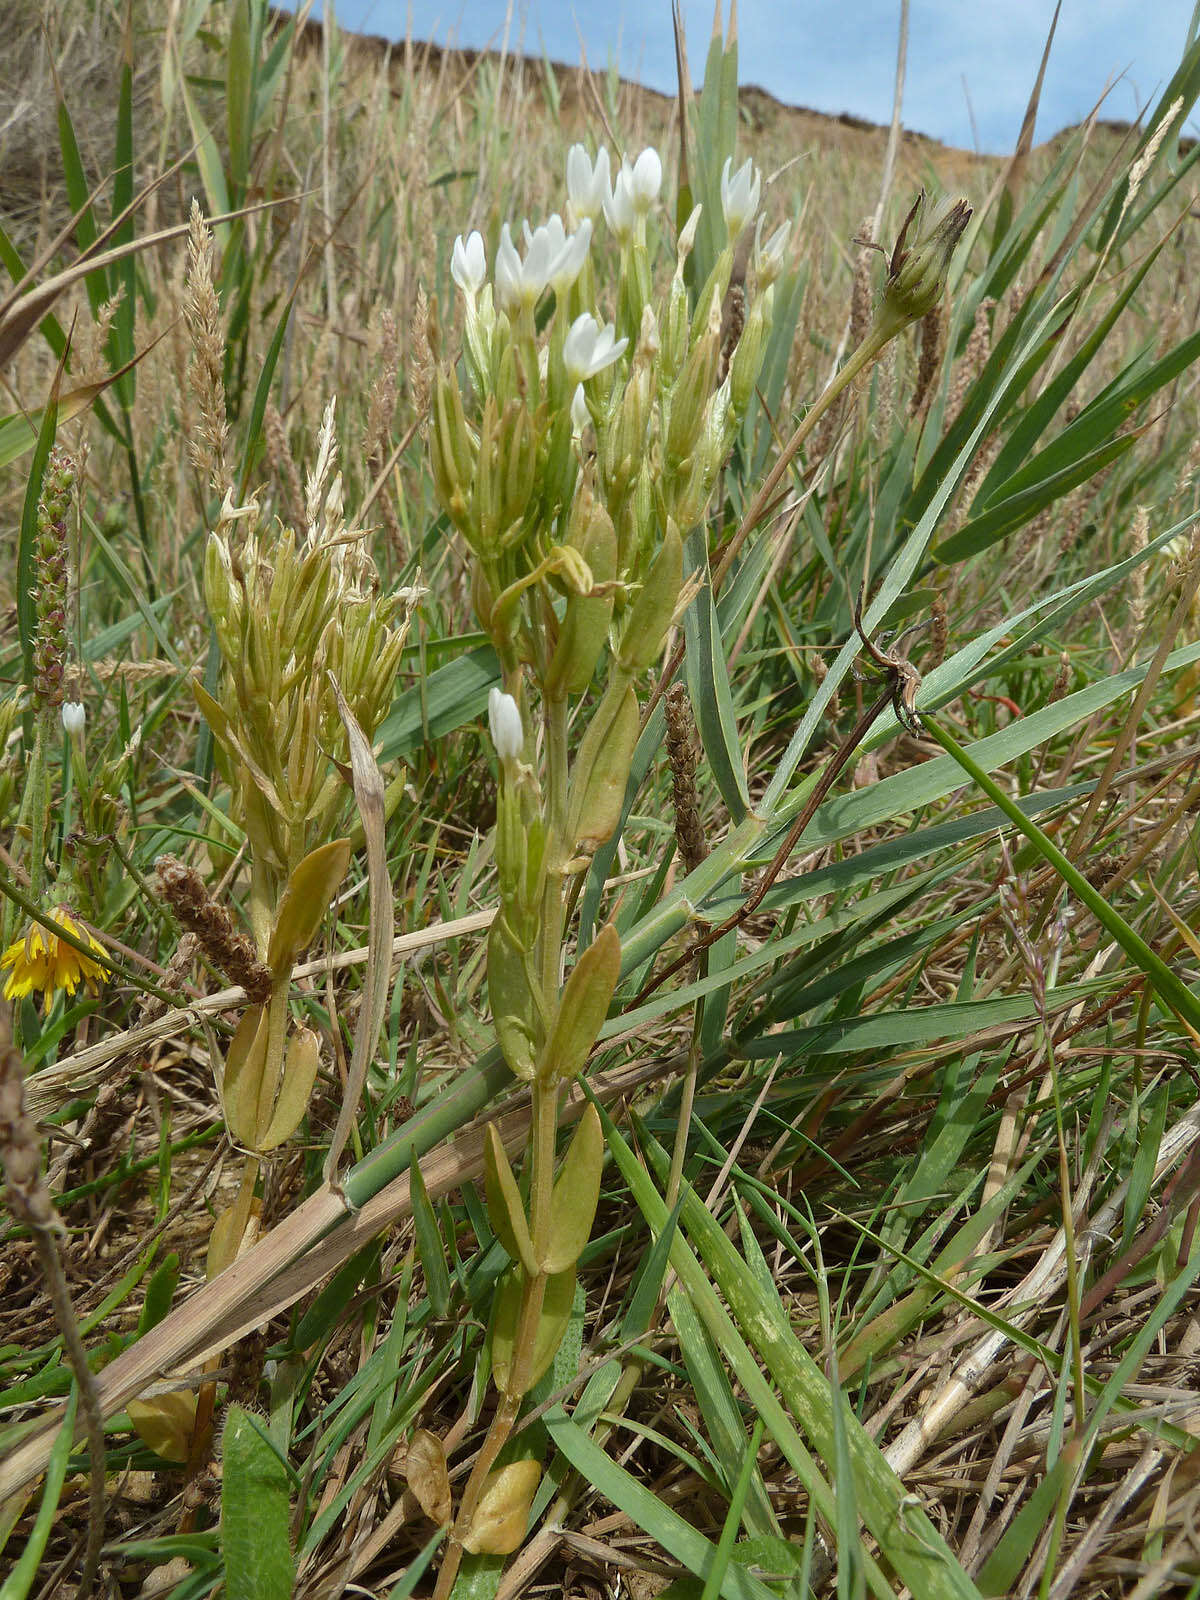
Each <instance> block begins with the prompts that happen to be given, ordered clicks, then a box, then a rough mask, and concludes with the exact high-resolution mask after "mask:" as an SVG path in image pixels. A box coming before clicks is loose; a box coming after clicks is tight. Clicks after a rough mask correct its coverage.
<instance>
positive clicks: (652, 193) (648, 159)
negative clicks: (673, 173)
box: [633, 145, 662, 211]
mask: <svg viewBox="0 0 1200 1600" xmlns="http://www.w3.org/2000/svg"><path fill="white" fill-rule="evenodd" d="M661 188H662V161H661V160H660V158H659V154H658V151H657V150H656V149H655V148H654V146H653V145H647V146H646V148H645V149H644V150H643V151H642V153H641V155H640V156H639V157H638V158H637V160H636V161H635V162H634V164H633V201H634V205H635V206H636V207H637V209H638V210H639V211H649V209H650V207H651V206H652V205H653V204H654V202H655V201H656V200H657V199H658V191H659V190H660V189H661Z"/></svg>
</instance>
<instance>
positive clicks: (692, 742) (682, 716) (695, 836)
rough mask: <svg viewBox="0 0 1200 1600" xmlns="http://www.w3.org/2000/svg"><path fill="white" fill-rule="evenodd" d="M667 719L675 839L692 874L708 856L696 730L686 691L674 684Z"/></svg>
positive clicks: (669, 697)
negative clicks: (702, 816) (698, 783)
mask: <svg viewBox="0 0 1200 1600" xmlns="http://www.w3.org/2000/svg"><path fill="white" fill-rule="evenodd" d="M664 710H665V712H666V719H667V756H668V758H669V760H670V763H671V780H672V793H673V797H674V801H675V838H676V841H677V843H678V845H679V855H680V858H681V860H682V861H683V864H684V867H685V868H686V870H687V871H688V872H694V871H695V869H696V868H697V867H698V866H699V865H700V863H701V862H702V861H703V860H704V858H705V857H706V856H707V854H708V845H707V843H706V842H705V838H704V826H703V824H702V822H701V820H700V795H699V791H698V789H697V787H696V729H695V724H694V723H693V721H692V708H691V705H690V703H689V702H688V697H687V690H686V689H685V688H684V686H683V685H682V684H681V683H676V684H673V685H672V686H671V688H670V689H669V690H668V691H667V697H666V700H665V702H664Z"/></svg>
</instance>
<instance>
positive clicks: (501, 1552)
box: [463, 1461, 542, 1556]
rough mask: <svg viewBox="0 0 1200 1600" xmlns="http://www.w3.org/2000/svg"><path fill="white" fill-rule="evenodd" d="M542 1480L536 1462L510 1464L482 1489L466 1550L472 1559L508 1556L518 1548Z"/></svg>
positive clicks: (465, 1544) (514, 1462)
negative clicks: (475, 1557) (473, 1557)
mask: <svg viewBox="0 0 1200 1600" xmlns="http://www.w3.org/2000/svg"><path fill="white" fill-rule="evenodd" d="M541 1479H542V1469H541V1467H540V1466H539V1465H538V1464H537V1462H536V1461H510V1462H509V1464H508V1466H506V1467H500V1468H499V1469H498V1470H497V1471H495V1472H493V1473H492V1474H491V1476H490V1477H489V1478H488V1480H487V1482H486V1483H485V1484H484V1486H483V1493H482V1494H481V1495H480V1497H479V1504H478V1505H477V1506H476V1508H475V1515H474V1517H472V1519H471V1526H470V1528H469V1529H468V1530H467V1532H466V1535H465V1536H464V1538H463V1548H464V1549H465V1550H469V1551H470V1552H471V1554H472V1555H473V1556H507V1555H511V1554H512V1552H513V1551H514V1550H516V1549H519V1548H520V1544H521V1541H522V1539H524V1537H525V1529H526V1527H527V1526H528V1524H529V1508H530V1506H531V1505H532V1504H533V1497H534V1495H535V1494H536V1493H537V1486H538V1484H539V1483H540V1482H541Z"/></svg>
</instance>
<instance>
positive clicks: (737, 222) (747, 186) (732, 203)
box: [721, 156, 762, 244]
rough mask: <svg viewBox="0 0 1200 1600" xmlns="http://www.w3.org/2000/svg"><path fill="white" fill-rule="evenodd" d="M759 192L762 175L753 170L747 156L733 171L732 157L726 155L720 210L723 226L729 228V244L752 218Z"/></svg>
mask: <svg viewBox="0 0 1200 1600" xmlns="http://www.w3.org/2000/svg"><path fill="white" fill-rule="evenodd" d="M761 193H762V177H761V175H760V174H759V173H758V172H757V171H756V170H755V167H754V163H753V162H752V161H751V160H750V159H749V158H747V159H746V160H745V161H743V162H742V164H741V166H740V167H739V168H738V169H737V171H736V172H734V171H733V157H732V156H726V157H725V165H724V166H723V167H722V168H721V210H722V211H723V212H724V214H725V226H726V227H727V228H728V229H729V242H730V243H731V244H733V243H734V242H735V241H736V240H737V238H738V236H739V235H740V234H741V231H742V229H743V228H744V227H745V226H746V224H747V223H748V222H750V221H751V220H752V219H753V217H754V213H755V212H756V211H757V210H758V199H759V195H760V194H761Z"/></svg>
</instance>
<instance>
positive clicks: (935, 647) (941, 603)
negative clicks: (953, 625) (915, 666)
mask: <svg viewBox="0 0 1200 1600" xmlns="http://www.w3.org/2000/svg"><path fill="white" fill-rule="evenodd" d="M949 636H950V627H949V624H948V622H947V620H946V597H945V595H941V594H935V595H934V597H933V601H932V603H931V605H930V607H929V657H928V660H927V661H926V662H925V663H924V670H925V671H926V672H932V671H933V669H934V668H935V667H940V666H941V664H942V662H943V661H944V660H945V659H946V641H947V639H948V638H949Z"/></svg>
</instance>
